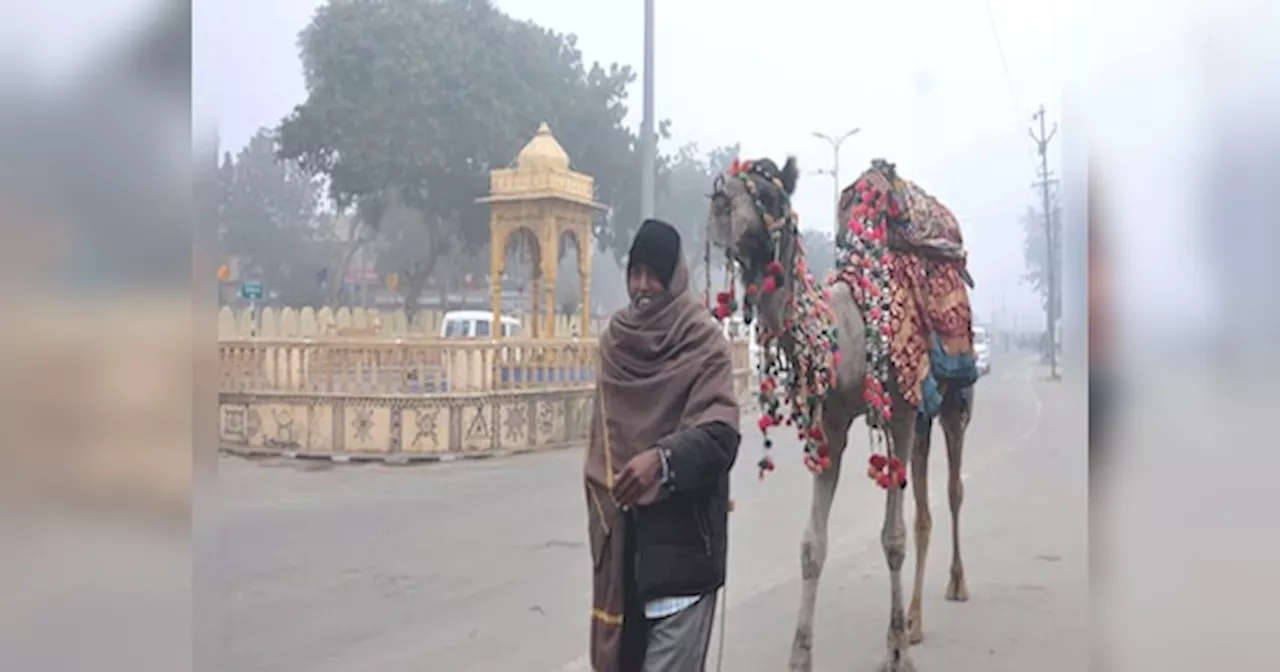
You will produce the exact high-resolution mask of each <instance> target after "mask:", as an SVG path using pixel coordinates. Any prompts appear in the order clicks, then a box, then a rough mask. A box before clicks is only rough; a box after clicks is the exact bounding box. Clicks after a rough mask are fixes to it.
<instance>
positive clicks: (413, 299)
mask: <svg viewBox="0 0 1280 672" xmlns="http://www.w3.org/2000/svg"><path fill="white" fill-rule="evenodd" d="M441 252H442V250H440V249H439V247H437V246H434V245H433V246H432V248H431V249H430V250H428V251H427V253H426V255H427V258H426V259H424V260H423V261H419V262H414V263H413V265H412V266H411V267H409V268H408V269H407V270H405V272H404V273H403V274H402V275H403V276H404V277H403V278H402V279H401V287H403V288H404V292H403V296H404V314H405V318H406V319H408V320H409V323H410V324H413V323H414V322H415V321H416V320H417V317H418V303H419V301H420V300H421V299H422V290H423V288H425V287H426V284H427V278H429V277H431V273H432V272H433V271H435V268H436V262H438V261H440V257H441Z"/></svg>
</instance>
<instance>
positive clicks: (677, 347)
mask: <svg viewBox="0 0 1280 672" xmlns="http://www.w3.org/2000/svg"><path fill="white" fill-rule="evenodd" d="M594 411H595V412H594V413H592V416H591V434H590V443H589V444H588V447H587V458H586V469H585V478H586V491H587V508H588V530H589V534H590V540H591V558H592V561H593V566H594V568H595V569H594V572H593V574H594V577H593V582H592V584H593V591H592V592H593V595H592V602H591V607H592V609H591V664H592V669H594V670H595V671H596V672H618V671H619V670H621V669H622V664H623V661H622V660H621V659H620V654H621V644H622V621H623V613H624V611H628V612H631V613H635V609H634V608H627V609H624V607H634V605H624V604H623V562H624V558H623V532H622V530H621V529H620V527H621V525H622V523H623V514H622V512H621V511H620V509H619V507H618V505H617V504H616V503H615V502H614V500H613V482H614V479H615V478H616V477H617V474H618V473H619V472H620V471H622V469H623V467H625V466H626V464H627V461H628V460H630V459H631V458H632V457H633V456H635V455H636V454H638V453H640V452H642V451H644V450H647V449H648V448H651V447H653V446H654V445H656V444H657V442H658V440H659V439H661V438H663V437H664V436H667V435H668V434H671V433H673V432H675V431H677V430H679V429H682V428H685V427H694V426H697V425H701V424H705V423H708V422H714V421H717V420H718V421H721V422H726V423H729V424H731V425H733V426H734V427H737V426H738V404H737V400H736V398H735V395H734V391H733V364H732V360H731V358H730V353H729V342H728V340H727V339H725V337H724V334H723V332H722V331H721V329H720V327H719V325H717V324H716V322H715V320H714V319H712V318H711V316H710V314H709V313H708V311H707V309H706V308H705V307H704V306H702V304H700V303H699V302H698V301H697V299H695V298H694V296H693V293H692V292H690V291H689V272H688V268H687V266H686V265H685V263H684V259H683V258H681V259H680V260H679V261H678V262H677V265H676V270H675V274H674V275H673V277H672V280H671V286H670V290H669V291H668V292H667V293H666V294H664V295H663V296H662V297H659V298H657V299H655V300H654V301H653V302H652V303H650V304H649V305H648V306H647V307H646V308H645V309H644V310H639V309H637V308H635V307H634V306H628V307H626V308H624V309H622V310H620V311H618V312H617V313H615V314H614V316H613V319H612V320H610V322H609V326H608V327H607V328H606V329H605V331H604V333H603V334H602V335H601V336H600V367H599V373H598V378H597V382H596V396H595V408H594ZM657 497H658V493H657V492H652V493H649V494H647V495H646V496H645V497H644V501H646V502H650V503H651V502H652V501H654V500H655V499H656V498H657Z"/></svg>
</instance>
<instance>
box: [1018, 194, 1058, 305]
mask: <svg viewBox="0 0 1280 672" xmlns="http://www.w3.org/2000/svg"><path fill="white" fill-rule="evenodd" d="M1051 207H1052V208H1053V219H1052V226H1053V238H1054V240H1053V244H1054V259H1055V263H1054V279H1055V281H1056V282H1054V283H1053V284H1054V286H1055V287H1057V288H1058V291H1057V296H1056V297H1054V299H1055V300H1054V307H1055V311H1056V312H1055V314H1057V315H1061V314H1062V313H1061V308H1062V290H1061V287H1062V235H1061V230H1062V209H1061V208H1060V207H1059V206H1058V205H1057V203H1053V204H1052V205H1051ZM1022 231H1023V239H1022V253H1023V258H1024V260H1025V263H1026V268H1027V270H1026V273H1024V274H1023V276H1022V279H1023V282H1026V283H1027V284H1028V285H1030V286H1031V288H1032V289H1034V290H1035V291H1036V293H1037V294H1039V295H1040V306H1041V307H1042V308H1045V309H1047V308H1048V306H1049V287H1050V283H1049V266H1048V263H1049V259H1048V249H1049V247H1048V244H1047V241H1046V239H1045V227H1044V214H1043V211H1042V210H1041V209H1039V208H1036V207H1034V206H1027V209H1026V211H1025V212H1024V213H1023V214H1022Z"/></svg>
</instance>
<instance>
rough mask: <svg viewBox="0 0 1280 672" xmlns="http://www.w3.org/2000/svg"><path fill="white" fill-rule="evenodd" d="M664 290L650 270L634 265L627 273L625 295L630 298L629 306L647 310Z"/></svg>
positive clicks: (643, 266) (655, 274)
mask: <svg viewBox="0 0 1280 672" xmlns="http://www.w3.org/2000/svg"><path fill="white" fill-rule="evenodd" d="M665 290H666V288H664V287H663V286H662V281H661V280H658V274H657V273H655V272H654V271H653V269H652V268H649V267H648V266H646V265H644V264H635V265H634V266H632V267H631V269H630V270H629V271H627V294H628V295H630V296H631V305H633V306H635V307H636V308H640V309H644V308H647V307H648V306H649V304H650V303H653V300H654V299H655V298H657V297H658V295H659V294H661V293H662V292H663V291H665Z"/></svg>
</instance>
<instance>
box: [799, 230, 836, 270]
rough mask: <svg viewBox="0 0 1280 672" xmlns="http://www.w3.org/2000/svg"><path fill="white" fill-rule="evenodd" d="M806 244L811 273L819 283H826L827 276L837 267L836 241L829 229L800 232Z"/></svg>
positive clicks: (805, 250)
mask: <svg viewBox="0 0 1280 672" xmlns="http://www.w3.org/2000/svg"><path fill="white" fill-rule="evenodd" d="M800 235H801V240H802V241H803V243H804V252H805V258H806V259H807V261H808V264H809V272H810V273H812V274H813V277H814V279H815V280H817V281H818V282H819V283H823V282H826V279H827V274H829V273H830V272H831V271H833V270H835V267H836V240H835V237H834V236H832V235H831V231H830V230H829V229H825V228H823V229H804V230H803V231H801V232H800Z"/></svg>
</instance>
